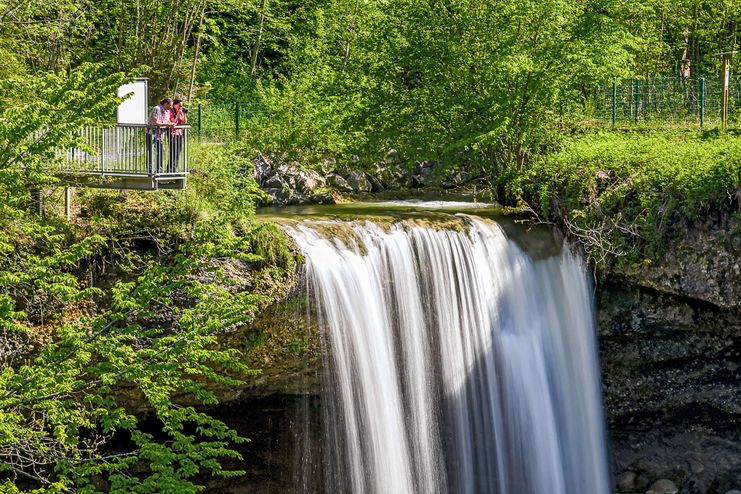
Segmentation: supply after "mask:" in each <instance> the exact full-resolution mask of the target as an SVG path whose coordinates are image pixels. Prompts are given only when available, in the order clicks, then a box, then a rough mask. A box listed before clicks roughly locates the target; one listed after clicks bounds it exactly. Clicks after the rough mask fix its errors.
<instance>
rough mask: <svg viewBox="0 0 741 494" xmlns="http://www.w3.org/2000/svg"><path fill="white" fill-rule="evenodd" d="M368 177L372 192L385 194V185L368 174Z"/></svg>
mask: <svg viewBox="0 0 741 494" xmlns="http://www.w3.org/2000/svg"><path fill="white" fill-rule="evenodd" d="M366 177H367V178H368V181H369V182H370V183H371V192H383V191H384V186H383V183H381V180H380V179H379V178H378V177H376V176H374V175H370V174H367V175H366Z"/></svg>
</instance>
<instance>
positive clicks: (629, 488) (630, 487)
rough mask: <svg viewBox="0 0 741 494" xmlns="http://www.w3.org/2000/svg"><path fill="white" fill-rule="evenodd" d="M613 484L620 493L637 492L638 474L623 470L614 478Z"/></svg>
mask: <svg viewBox="0 0 741 494" xmlns="http://www.w3.org/2000/svg"><path fill="white" fill-rule="evenodd" d="M615 485H616V486H617V489H618V491H619V492H620V493H621V494H622V493H626V494H627V493H631V492H637V490H638V474H636V473H635V472H631V471H627V472H623V473H621V474H620V475H618V476H617V478H616V479H615Z"/></svg>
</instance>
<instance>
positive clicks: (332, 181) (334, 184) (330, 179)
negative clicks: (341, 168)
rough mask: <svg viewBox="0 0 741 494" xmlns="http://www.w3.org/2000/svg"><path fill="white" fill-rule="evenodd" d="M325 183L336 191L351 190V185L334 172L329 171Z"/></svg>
mask: <svg viewBox="0 0 741 494" xmlns="http://www.w3.org/2000/svg"><path fill="white" fill-rule="evenodd" d="M327 185H328V186H329V187H330V188H331V189H334V190H336V191H338V192H352V187H350V184H349V183H347V180H345V179H344V178H342V177H341V176H340V175H337V174H336V173H330V174H329V175H328V176H327Z"/></svg>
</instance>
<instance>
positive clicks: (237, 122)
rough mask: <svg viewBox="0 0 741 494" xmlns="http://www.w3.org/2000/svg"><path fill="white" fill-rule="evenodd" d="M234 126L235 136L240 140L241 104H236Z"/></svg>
mask: <svg viewBox="0 0 741 494" xmlns="http://www.w3.org/2000/svg"><path fill="white" fill-rule="evenodd" d="M234 125H235V129H234V130H235V133H234V136H235V137H236V138H237V139H239V103H235V104H234Z"/></svg>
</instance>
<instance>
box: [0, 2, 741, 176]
mask: <svg viewBox="0 0 741 494" xmlns="http://www.w3.org/2000/svg"><path fill="white" fill-rule="evenodd" d="M739 20H741V4H739V3H738V2H733V1H728V0H670V1H659V0H644V1H641V2H625V1H621V0H580V1H576V2H573V1H566V0H542V1H540V0H538V1H535V0H520V1H516V2H500V1H494V2H468V1H413V0H403V1H390V2H372V1H362V0H312V1H309V2H292V1H287V0H257V1H241V0H239V1H238V0H177V1H167V2H165V1H160V0H120V1H119V0H50V1H41V0H30V1H22V2H21V1H9V0H3V1H2V2H0V78H7V77H16V76H19V75H21V74H25V75H27V76H31V77H44V75H46V74H49V73H57V74H59V73H67V72H69V71H73V70H74V69H75V68H77V67H79V66H80V65H81V64H84V63H96V64H101V65H102V66H103V67H105V68H106V69H107V70H109V71H111V72H123V73H125V74H128V75H131V74H137V75H140V76H147V77H149V78H150V79H151V88H152V94H151V95H150V96H151V97H150V101H156V100H159V99H160V98H161V97H163V96H165V95H170V96H171V95H173V94H177V95H180V96H183V97H184V98H186V99H187V100H189V101H190V102H191V103H197V102H202V103H205V102H208V103H229V102H251V103H257V104H260V105H262V106H264V107H265V108H269V109H270V110H271V111H273V112H275V114H276V115H278V118H279V119H281V120H280V121H279V122H277V123H276V124H275V125H274V126H272V127H271V132H270V135H269V136H262V138H263V139H264V140H266V143H265V144H266V145H267V144H272V145H277V146H280V147H284V148H290V149H291V150H294V151H296V150H304V151H305V152H313V153H324V152H331V153H334V154H336V155H347V156H351V155H354V154H355V155H359V156H361V157H362V158H363V159H364V160H367V161H372V160H378V159H381V158H383V156H384V155H385V153H386V152H387V151H388V150H389V149H396V150H397V151H398V152H400V153H402V155H404V156H406V157H409V158H410V159H435V160H438V161H451V162H460V160H461V153H463V154H465V155H466V156H467V157H468V158H472V159H479V158H480V159H481V160H482V161H485V162H486V163H488V164H490V165H491V164H492V163H500V164H501V163H509V162H512V161H513V160H515V161H519V162H524V160H526V159H527V156H528V155H529V154H530V153H531V152H533V151H537V150H538V149H539V148H541V147H542V146H544V145H548V143H549V139H550V138H552V137H553V132H554V130H559V129H562V128H563V127H564V126H567V125H571V124H573V123H574V121H575V120H574V119H572V118H570V117H572V116H573V115H574V114H579V115H580V116H581V115H582V114H583V111H584V109H585V108H587V109H588V106H589V104H590V97H591V95H592V94H593V93H594V91H595V88H596V87H597V85H599V84H600V83H604V82H605V81H608V80H610V79H611V78H613V77H650V76H676V75H684V76H691V77H700V76H705V77H709V78H717V77H718V73H719V69H720V57H719V56H717V54H718V53H720V52H727V51H734V50H736V49H737V48H738V23H739Z"/></svg>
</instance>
